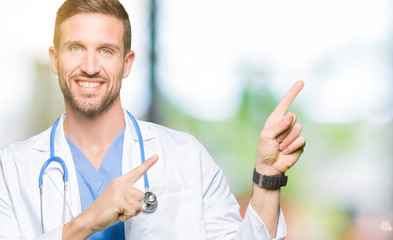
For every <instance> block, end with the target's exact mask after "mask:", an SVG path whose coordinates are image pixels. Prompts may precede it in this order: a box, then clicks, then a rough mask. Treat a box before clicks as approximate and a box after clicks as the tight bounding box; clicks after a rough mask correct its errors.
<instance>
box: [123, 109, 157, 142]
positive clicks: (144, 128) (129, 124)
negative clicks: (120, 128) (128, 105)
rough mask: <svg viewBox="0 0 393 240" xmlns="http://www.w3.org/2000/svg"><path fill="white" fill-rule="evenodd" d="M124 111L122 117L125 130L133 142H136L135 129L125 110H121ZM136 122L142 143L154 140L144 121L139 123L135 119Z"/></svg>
mask: <svg viewBox="0 0 393 240" xmlns="http://www.w3.org/2000/svg"><path fill="white" fill-rule="evenodd" d="M123 111H124V117H125V122H126V130H127V132H129V133H130V134H131V138H132V139H134V141H138V140H139V139H138V134H137V133H136V130H135V127H134V125H133V123H132V121H131V119H130V118H129V117H128V114H127V110H126V109H123ZM136 121H137V122H138V125H139V127H140V129H141V133H142V139H143V141H149V140H151V139H153V138H155V136H154V134H153V132H152V131H151V129H150V128H149V127H148V125H147V123H146V122H145V121H141V120H138V119H136Z"/></svg>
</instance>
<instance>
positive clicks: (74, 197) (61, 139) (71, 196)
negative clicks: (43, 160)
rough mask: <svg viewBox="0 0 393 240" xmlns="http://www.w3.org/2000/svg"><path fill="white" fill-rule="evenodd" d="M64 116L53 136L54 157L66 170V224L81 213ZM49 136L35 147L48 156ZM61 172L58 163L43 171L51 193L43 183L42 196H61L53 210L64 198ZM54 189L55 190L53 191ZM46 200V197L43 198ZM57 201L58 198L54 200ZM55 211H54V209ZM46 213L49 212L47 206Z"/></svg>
mask: <svg viewBox="0 0 393 240" xmlns="http://www.w3.org/2000/svg"><path fill="white" fill-rule="evenodd" d="M64 118H65V114H63V115H62V116H61V119H60V121H59V125H58V126H57V129H56V134H55V142H54V146H55V153H54V154H55V156H58V157H60V158H62V159H63V160H64V162H65V164H66V166H67V170H68V184H67V192H66V204H67V206H66V207H67V208H66V222H68V221H69V220H71V219H72V218H74V217H76V216H77V215H78V214H79V213H80V212H81V207H80V197H79V188H78V181H77V177H76V172H75V166H74V161H73V159H72V154H71V150H70V148H69V146H68V142H67V140H66V138H65V134H64V130H63V129H64V128H63V122H64ZM49 139H50V138H49V134H48V135H47V137H45V138H43V139H41V140H40V142H39V143H38V144H37V145H36V148H37V149H38V150H41V151H43V152H44V153H45V155H47V156H48V158H49V156H50V141H49ZM62 175H63V170H62V168H61V166H60V165H59V164H58V163H51V164H50V165H49V166H48V168H47V170H46V171H45V176H44V178H45V177H48V179H49V180H50V181H47V182H46V183H49V184H51V185H52V186H55V188H53V187H48V189H52V191H51V192H48V191H46V189H45V188H46V186H45V182H44V194H46V195H49V194H58V195H60V196H61V202H59V203H57V204H51V205H54V206H53V208H56V211H58V210H57V209H59V208H60V207H62V203H63V200H62V199H63V197H64V182H63V178H62ZM53 189H56V190H53ZM45 198H46V197H45ZM56 199H59V198H56ZM54 210H55V209H54ZM46 211H48V212H49V211H50V209H49V206H48V209H47V210H46Z"/></svg>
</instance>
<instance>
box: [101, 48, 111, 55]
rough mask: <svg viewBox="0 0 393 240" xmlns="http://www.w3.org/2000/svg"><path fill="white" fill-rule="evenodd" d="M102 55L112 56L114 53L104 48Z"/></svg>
mask: <svg viewBox="0 0 393 240" xmlns="http://www.w3.org/2000/svg"><path fill="white" fill-rule="evenodd" d="M101 53H103V54H104V55H111V54H112V51H111V50H109V49H107V48H104V49H101Z"/></svg>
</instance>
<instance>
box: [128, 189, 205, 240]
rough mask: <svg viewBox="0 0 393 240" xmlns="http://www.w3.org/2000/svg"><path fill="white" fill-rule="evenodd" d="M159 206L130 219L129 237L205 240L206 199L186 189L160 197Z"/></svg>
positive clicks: (158, 197) (158, 198)
mask: <svg viewBox="0 0 393 240" xmlns="http://www.w3.org/2000/svg"><path fill="white" fill-rule="evenodd" d="M157 200H158V208H157V210H156V211H155V212H152V213H145V212H143V213H141V214H140V215H139V216H137V217H135V218H132V219H131V221H127V222H126V236H130V238H129V239H198V240H200V239H205V235H206V234H205V230H204V220H203V210H202V209H203V208H202V199H201V196H200V195H199V194H197V192H193V191H182V192H176V193H169V194H162V195H161V196H157Z"/></svg>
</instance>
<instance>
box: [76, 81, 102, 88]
mask: <svg viewBox="0 0 393 240" xmlns="http://www.w3.org/2000/svg"><path fill="white" fill-rule="evenodd" d="M77 83H78V85H79V86H81V87H86V88H93V87H98V86H100V85H101V83H100V82H81V81H78V82H77Z"/></svg>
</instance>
